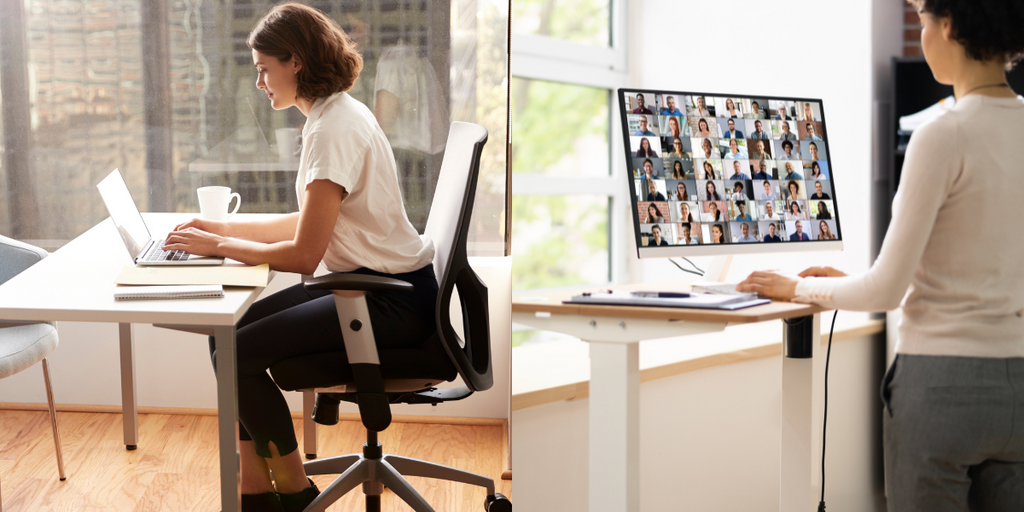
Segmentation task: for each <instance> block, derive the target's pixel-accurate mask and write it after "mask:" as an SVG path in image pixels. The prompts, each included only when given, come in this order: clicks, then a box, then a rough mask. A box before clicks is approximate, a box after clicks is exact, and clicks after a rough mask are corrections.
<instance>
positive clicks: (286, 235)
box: [165, 4, 437, 512]
mask: <svg viewBox="0 0 1024 512" xmlns="http://www.w3.org/2000/svg"><path fill="white" fill-rule="evenodd" d="M247 43H248V45H249V47H250V48H252V57H253V62H254V63H255V65H256V73H257V79H256V87H257V88H258V89H260V90H262V91H263V92H265V93H266V94H267V99H268V100H269V101H270V104H271V106H272V107H273V108H274V109H275V110H284V109H287V108H290V107H296V108H298V109H299V110H300V111H301V112H302V114H303V115H305V116H306V118H307V119H306V125H305V127H304V128H303V137H302V159H301V163H300V166H299V172H298V176H297V180H296V184H295V189H296V193H297V194H298V204H299V211H298V212H297V213H292V214H289V215H283V216H279V217H275V218H273V219H270V220H235V221H223V222H216V221H208V220H201V219H195V220H192V221H189V222H187V223H185V224H182V225H179V226H178V227H177V228H176V230H175V232H173V233H171V234H170V235H169V236H168V237H167V245H166V246H165V249H182V250H185V251H188V252H190V253H192V254H199V255H208V256H224V257H227V258H232V259H235V260H238V261H241V262H243V263H248V264H251V265H255V264H261V263H269V264H270V267H271V268H273V269H275V270H279V271H283V272H295V273H302V274H312V273H313V272H314V271H315V270H316V268H317V266H318V265H319V264H320V262H321V261H322V262H323V263H324V265H325V266H326V267H327V268H328V269H329V270H330V271H332V272H352V273H358V274H367V275H375V276H386V277H395V278H397V279H401V280H403V281H407V282H410V283H412V284H413V286H414V287H415V292H413V293H407V294H402V293H380V292H373V293H368V294H367V295H366V302H367V306H368V307H369V312H370V317H371V318H372V320H373V331H374V337H375V338H376V339H377V342H378V343H380V344H382V345H383V344H386V345H387V346H390V347H403V346H410V347H411V346H418V345H421V344H422V343H423V342H424V341H426V340H427V339H428V338H429V336H430V335H431V334H432V333H433V332H434V331H435V330H436V326H435V321H434V309H435V301H436V297H437V280H436V278H435V277H434V270H433V265H432V264H431V261H432V260H433V256H434V246H433V243H432V242H431V241H430V240H429V239H428V238H426V237H424V236H420V235H419V234H417V232H416V230H415V229H414V228H413V226H412V224H410V223H409V219H408V217H407V216H406V213H405V209H404V208H403V206H402V196H401V192H400V190H399V186H398V176H397V172H396V169H395V160H394V157H393V156H392V151H391V146H390V145H389V144H388V140H387V138H386V137H385V135H384V132H383V131H382V130H381V128H380V126H379V125H378V124H377V121H376V119H375V118H374V117H373V113H372V112H371V111H370V110H369V109H368V108H367V107H366V106H365V105H363V104H362V103H360V102H359V101H357V100H356V99H355V98H353V97H352V96H350V95H349V94H348V93H347V92H345V91H347V90H348V89H349V88H350V87H352V84H353V82H354V81H355V80H356V77H358V76H359V72H360V70H361V69H362V67H363V59H362V57H361V56H360V55H359V54H358V53H357V52H356V51H355V48H354V45H353V43H352V42H351V40H350V39H349V38H348V36H347V35H346V34H345V33H344V32H342V30H341V29H340V28H339V27H338V24H337V23H335V22H334V21H332V20H330V19H329V18H327V17H326V16H325V15H324V14H323V13H321V12H320V11H317V10H315V9H312V8H310V7H306V6H303V5H298V4H284V5H280V6H277V7H274V8H273V9H272V10H271V11H270V12H269V13H268V14H267V15H266V16H264V17H263V19H261V20H260V21H259V23H258V24H257V25H256V27H255V28H254V29H253V30H252V32H251V33H250V34H249V38H248V40H247ZM344 347H345V346H344V343H343V341H342V333H341V326H340V324H339V321H338V313H337V309H336V308H335V305H334V297H333V295H332V294H331V292H330V291H308V290H306V289H304V288H303V286H302V285H301V284H298V285H295V286H293V287H291V288H288V289H286V290H283V291H281V292H278V293H276V294H274V295H271V296H270V297H267V298H265V299H263V300H260V301H258V302H256V303H255V304H253V305H252V307H251V308H250V309H249V311H248V312H247V313H246V314H245V316H243V317H242V319H241V320H240V321H239V323H238V331H237V354H238V356H237V357H238V363H237V364H238V417H239V422H240V423H241V425H240V426H239V437H240V439H241V443H240V446H241V453H240V456H241V475H242V476H241V484H242V509H243V510H244V511H246V512H258V511H274V512H280V511H282V510H283V511H288V512H291V511H300V510H302V509H303V508H305V506H306V505H308V504H309V503H310V502H311V501H312V500H313V499H314V498H315V497H316V496H317V495H318V494H319V491H318V490H317V489H316V487H315V486H313V485H312V481H311V480H308V479H307V478H306V474H305V471H304V469H303V466H302V460H301V459H300V457H299V451H298V449H297V448H298V444H297V442H296V439H295V429H294V425H293V424H292V418H291V414H290V412H289V409H288V405H287V403H286V402H285V400H284V397H283V395H282V394H281V391H280V389H278V387H277V386H276V385H275V384H274V381H273V380H271V378H270V376H269V375H267V368H269V367H270V366H271V365H272V364H274V363H275V362H277V361H280V360H282V359H288V358H292V357H296V356H301V355H306V354H317V353H322V352H337V351H339V350H344ZM214 348H215V346H214V343H213V339H212V338H211V340H210V351H211V353H212V352H213V351H214ZM214 362H215V363H216V357H215V356H214ZM271 472H273V480H271Z"/></svg>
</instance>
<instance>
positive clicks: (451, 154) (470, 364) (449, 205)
mask: <svg viewBox="0 0 1024 512" xmlns="http://www.w3.org/2000/svg"><path fill="white" fill-rule="evenodd" d="M486 143H487V130H486V129H485V128H484V127H482V126H480V125H476V124H472V123H462V122H454V123H452V127H451V130H450V131H449V132H448V143H447V145H446V146H445V151H444V160H443V161H442V163H441V172H440V176H439V177H438V180H437V187H436V188H435V192H434V201H433V202H432V203H431V206H430V216H429V218H428V219H427V227H426V230H425V233H426V235H427V236H428V237H430V239H431V240H432V241H433V242H434V251H435V252H434V273H435V274H436V275H437V280H438V288H439V290H438V297H437V311H436V313H435V315H436V319H437V334H438V337H440V338H441V342H442V344H443V345H444V347H445V350H447V351H448V355H449V356H451V358H452V361H453V362H454V363H455V366H456V368H457V369H458V371H459V375H460V376H461V377H462V380H463V382H464V383H465V384H466V386H467V387H468V388H469V389H471V390H473V391H482V390H485V389H488V388H490V387H491V385H492V384H493V383H494V381H493V376H492V374H491V340H490V325H489V319H488V310H487V287H486V286H485V285H484V284H483V281H481V280H480V278H479V277H478V276H477V275H476V273H475V272H473V269H472V268H470V266H469V261H468V259H467V257H466V237H467V235H468V234H469V221H470V217H471V216H472V212H473V199H474V197H475V195H476V185H477V177H478V175H479V173H480V153H481V151H483V147H484V144H486ZM456 287H458V290H459V299H460V303H461V307H462V319H463V333H464V335H465V337H466V339H465V340H462V339H461V338H460V337H459V335H458V333H457V332H456V331H455V329H454V328H453V327H452V319H451V301H452V292H453V290H454V289H455V288H456Z"/></svg>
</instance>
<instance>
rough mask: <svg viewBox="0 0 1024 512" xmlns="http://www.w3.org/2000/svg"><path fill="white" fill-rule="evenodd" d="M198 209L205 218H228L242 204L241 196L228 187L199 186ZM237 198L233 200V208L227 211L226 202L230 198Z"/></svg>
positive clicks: (229, 201)
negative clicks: (235, 200) (229, 211)
mask: <svg viewBox="0 0 1024 512" xmlns="http://www.w3.org/2000/svg"><path fill="white" fill-rule="evenodd" d="M197 192H199V211H200V212H201V213H202V215H203V218H204V219H206V220H228V219H229V218H231V216H232V215H234V214H235V212H237V211H238V207H239V206H242V196H240V195H238V193H237V192H236V193H234V194H232V193H231V188H229V187H200V188H199V190H198V191H197ZM232 197H234V198H236V199H238V201H237V202H235V209H234V210H231V213H228V204H229V203H231V198H232Z"/></svg>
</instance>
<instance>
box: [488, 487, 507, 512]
mask: <svg viewBox="0 0 1024 512" xmlns="http://www.w3.org/2000/svg"><path fill="white" fill-rule="evenodd" d="M484 510H486V511H487V512H512V502H511V501H509V500H508V498H506V497H505V495H504V494H501V493H500V492H496V493H494V495H493V496H488V497H487V498H486V499H484Z"/></svg>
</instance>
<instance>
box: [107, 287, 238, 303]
mask: <svg viewBox="0 0 1024 512" xmlns="http://www.w3.org/2000/svg"><path fill="white" fill-rule="evenodd" d="M223 296H224V287H223V286H221V285H219V284H211V285H170V286H119V287H117V289H116V290H114V300H162V299H214V298H219V297H223Z"/></svg>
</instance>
